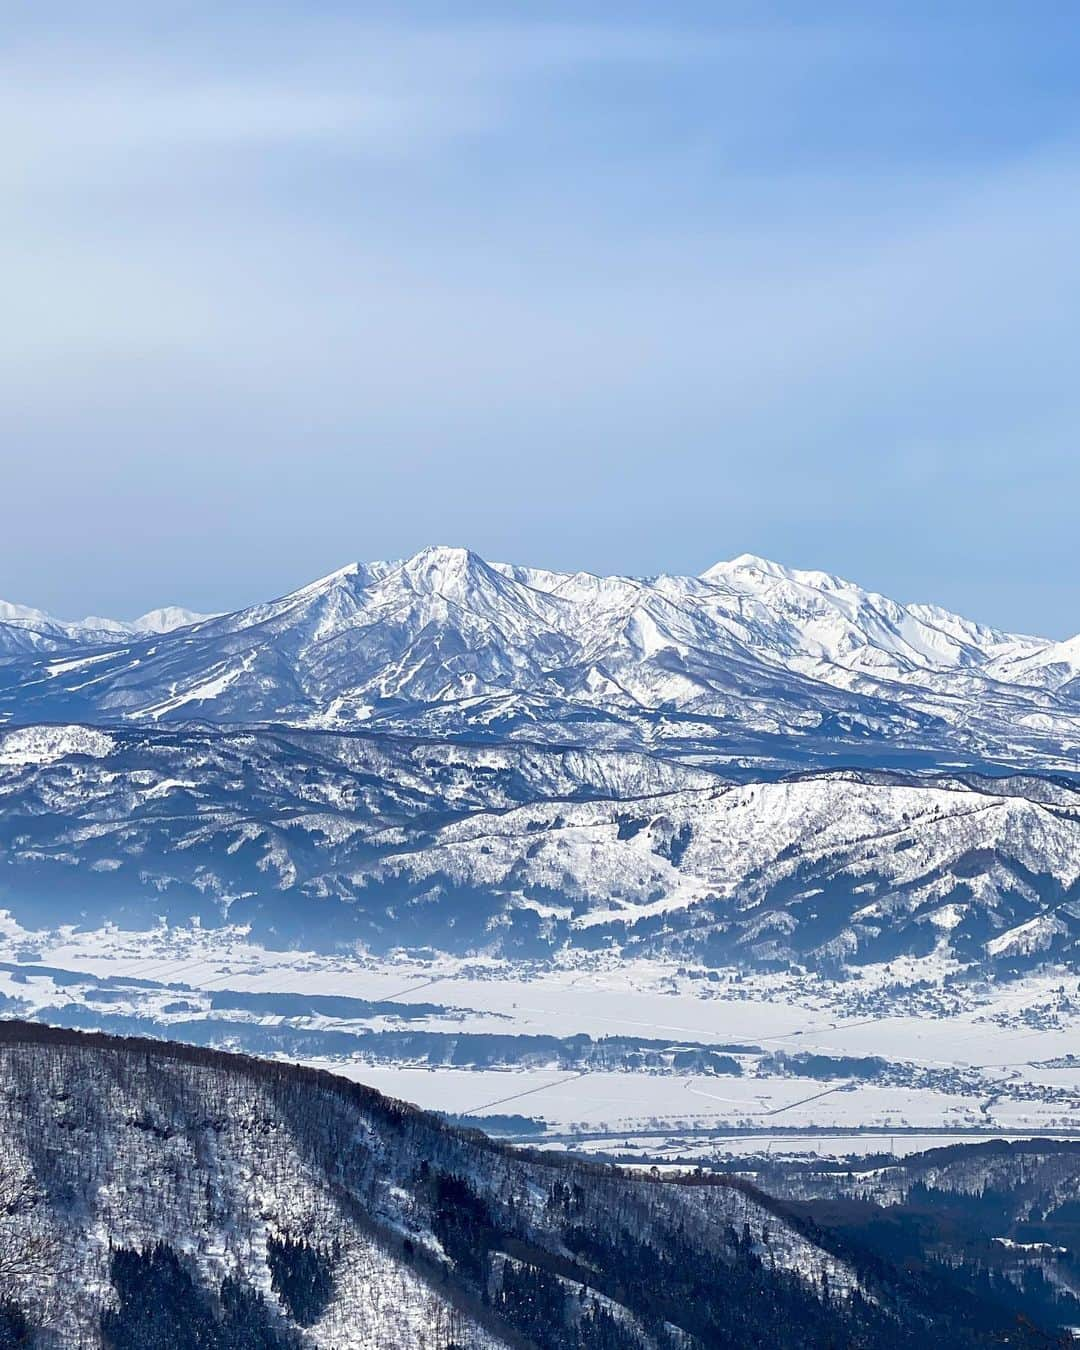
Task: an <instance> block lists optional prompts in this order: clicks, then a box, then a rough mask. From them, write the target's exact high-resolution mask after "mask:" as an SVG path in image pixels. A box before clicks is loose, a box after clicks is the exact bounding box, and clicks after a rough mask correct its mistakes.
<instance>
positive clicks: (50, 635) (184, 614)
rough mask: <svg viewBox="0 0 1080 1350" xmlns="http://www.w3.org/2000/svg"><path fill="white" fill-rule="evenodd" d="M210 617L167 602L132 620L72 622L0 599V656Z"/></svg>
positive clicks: (92, 643)
mask: <svg viewBox="0 0 1080 1350" xmlns="http://www.w3.org/2000/svg"><path fill="white" fill-rule="evenodd" d="M210 617H212V616H210V615H208V614H196V613H194V612H193V611H192V610H190V609H181V608H180V607H179V606H177V605H164V606H163V607H162V608H160V609H152V610H150V611H149V613H147V614H141V615H140V616H139V618H137V619H132V620H130V621H126V620H124V619H102V618H99V617H97V616H96V615H88V616H87V618H85V619H75V620H73V621H70V622H69V621H67V620H65V619H55V618H53V616H52V615H51V614H46V613H45V612H44V610H40V609H31V608H30V606H29V605H16V604H13V603H12V602H11V601H9V600H0V659H3V658H5V657H10V656H19V655H26V654H30V653H34V652H49V653H52V652H60V651H69V650H72V649H74V648H78V647H97V646H101V645H107V644H109V643H115V642H122V641H123V640H124V639H126V638H132V637H142V636H145V635H148V634H152V633H171V632H173V631H174V630H175V629H177V628H186V627H187V626H188V625H189V624H193V623H199V622H200V621H202V620H203V619H207V618H210Z"/></svg>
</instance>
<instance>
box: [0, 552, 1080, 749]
mask: <svg viewBox="0 0 1080 1350" xmlns="http://www.w3.org/2000/svg"><path fill="white" fill-rule="evenodd" d="M1077 641H1078V640H1076V639H1074V640H1073V642H1072V643H1055V642H1051V641H1049V640H1047V639H1041V638H1034V637H1027V636H1023V635H1017V634H1013V633H1005V632H1000V631H998V630H996V629H993V628H989V627H986V626H985V625H981V624H977V623H974V622H972V621H970V620H967V619H964V618H962V617H961V616H959V615H955V614H952V613H950V612H949V611H947V610H944V609H941V608H938V607H935V606H932V605H925V604H922V605H904V604H900V603H898V602H897V601H894V600H891V599H889V598H888V597H886V596H882V595H879V594H876V593H874V592H872V591H866V590H863V589H862V588H861V587H859V586H857V585H855V584H854V583H852V582H849V581H845V580H843V579H842V578H839V577H835V576H832V575H830V574H828V573H824V572H816V571H802V570H798V569H795V568H787V567H783V566H781V565H780V564H778V563H774V562H770V561H769V560H767V559H764V558H758V557H755V556H753V555H750V554H743V555H741V556H739V557H737V558H734V559H732V560H731V561H729V562H720V563H717V564H716V565H715V566H713V567H710V568H709V569H708V570H707V571H706V572H704V573H703V574H702V575H701V576H699V577H679V576H664V575H662V576H658V577H653V578H637V577H623V576H613V577H598V576H594V575H592V574H590V573H584V572H578V573H561V572H555V571H547V570H542V569H538V568H531V567H523V566H518V565H514V564H508V563H490V562H487V561H485V560H484V559H483V558H481V557H480V556H479V555H478V554H476V553H473V552H472V551H470V550H468V549H464V548H451V547H446V546H437V547H431V548H425V549H422V550H421V551H420V552H419V553H417V554H415V555H414V556H413V557H411V558H407V559H405V560H404V561H400V562H374V563H352V564H350V565H348V566H346V567H344V568H341V569H339V570H338V571H336V572H333V573H331V574H330V575H329V576H326V577H323V578H321V579H320V580H318V581H315V582H312V583H309V584H308V585H306V586H302V587H301V588H299V589H298V590H296V591H293V592H290V593H289V594H288V595H285V596H282V597H280V598H279V599H276V600H272V601H268V602H265V603H262V604H258V605H254V606H250V607H248V608H246V609H241V610H237V611H234V612H232V613H229V614H223V615H218V616H215V617H204V616H200V615H195V614H191V613H189V612H187V611H182V610H175V609H167V610H161V611H154V612H153V613H152V614H150V615H146V616H144V617H143V618H142V619H140V620H136V621H135V622H134V623H132V624H127V625H121V624H113V623H111V622H109V621H106V620H86V621H84V622H83V623H82V624H79V625H62V624H58V623H57V622H56V621H54V620H51V619H49V618H48V616H46V615H42V614H40V613H39V612H37V611H30V610H23V609H20V608H19V607H17V606H11V605H8V606H5V607H4V608H3V609H2V610H0V720H2V721H4V722H7V723H9V724H11V723H26V722H36V721H61V720H73V719H79V720H84V721H91V722H124V721H132V720H135V721H144V722H146V721H149V722H162V721H178V720H181V721H183V720H190V719H192V718H197V719H199V720H201V721H206V720H209V721H214V722H220V723H244V724H247V723H252V722H264V723H285V724H289V725H293V726H307V727H324V728H334V729H345V730H347V729H349V728H350V727H358V726H369V727H374V728H378V729H382V730H391V731H399V732H400V731H408V732H409V733H410V734H417V733H419V734H437V735H440V736H443V735H454V736H468V737H476V736H482V737H485V738H495V739H502V738H505V737H511V738H519V737H528V738H530V739H536V740H541V741H559V742H564V741H565V740H566V739H567V734H568V728H569V727H571V726H572V727H573V728H574V731H573V739H574V740H575V741H580V742H581V743H584V744H588V745H592V746H603V745H609V746H611V745H618V746H630V747H635V748H639V749H641V748H647V749H650V750H655V749H656V748H658V747H661V746H663V747H666V750H667V752H668V753H671V754H674V755H681V754H683V753H692V754H694V755H695V756H700V755H702V754H707V755H709V756H711V757H712V758H713V759H714V760H716V761H718V762H719V761H722V760H731V759H745V758H746V757H748V756H749V757H752V758H762V757H763V756H767V757H771V758H775V759H777V760H778V761H782V762H786V763H788V764H791V765H794V764H804V763H822V762H837V761H848V762H850V761H851V760H853V759H855V760H858V761H859V762H865V761H866V760H867V758H870V759H875V758H876V759H877V760H881V759H882V758H883V757H884V758H885V759H886V760H888V761H889V762H895V761H896V758H897V757H898V756H899V757H900V759H902V760H903V761H904V762H911V763H915V762H921V761H923V760H926V759H927V758H930V759H932V760H934V761H935V762H936V761H942V760H947V761H949V762H964V763H969V764H972V765H978V766H985V765H987V764H1002V765H1009V766H1011V767H1020V766H1028V767H1054V766H1059V767H1064V766H1066V765H1067V764H1068V763H1069V762H1070V759H1071V747H1072V746H1073V745H1074V744H1076V743H1077V742H1080V688H1078V687H1077V684H1076V676H1077V672H1078V671H1080V658H1078V657H1077V655H1076V650H1077V647H1076V644H1077ZM781 741H782V742H783V745H781Z"/></svg>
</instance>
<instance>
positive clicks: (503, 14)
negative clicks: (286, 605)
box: [0, 0, 1080, 635]
mask: <svg viewBox="0 0 1080 1350" xmlns="http://www.w3.org/2000/svg"><path fill="white" fill-rule="evenodd" d="M1078 39H1080V13H1078V12H1077V11H1076V10H1075V9H1074V7H1073V6H1071V5H1068V4H1063V3H1061V2H1060V0H1056V2H1055V3H1039V0H1031V2H1029V3H1025V4H1019V3H1016V4H1005V3H986V0H983V3H981V4H977V5H976V4H970V5H969V4H966V3H963V0H959V2H956V0H954V3H950V4H949V5H940V4H934V5H931V4H919V3H912V4H904V5H900V4H895V5H894V4H891V3H889V2H888V0H876V3H875V4H873V5H865V4H859V5H856V4H850V5H843V4H837V5H830V4H828V3H818V4H814V5H807V4H805V3H802V2H799V3H791V4H768V3H754V4H750V3H747V4H735V3H731V4H725V3H723V0H714V2H713V3H708V4H706V3H702V4H680V3H678V0H675V2H674V3H668V4H665V5H656V4H649V5H638V4H634V3H632V2H630V3H619V4H614V3H611V4H605V5H596V4H588V3H577V4H567V3H561V4H560V3H557V2H556V3H546V4H529V3H519V4H515V5H505V4H504V5H498V6H497V5H490V6H489V5H482V4H475V5H474V4H469V3H462V2H461V0H459V2H458V3H455V4H452V5H451V4H434V3H432V4H409V3H398V4H395V5H393V6H390V5H387V6H385V7H382V6H380V5H379V4H377V3H373V4H364V5H357V4H355V3H331V2H330V0H305V3H303V4H300V3H296V2H295V0H294V2H293V3H289V4H284V3H278V4H275V3H273V2H272V0H263V2H262V3H259V4H253V3H252V4H246V3H242V2H241V3H230V4H227V5H220V4H209V3H206V4H204V3H198V2H194V0H185V2H181V0H174V2H170V0H142V3H140V4H137V5H136V4H133V3H115V4H109V3H97V2H96V0H78V2H77V3H75V2H72V3H53V2H51V0H33V2H32V3H21V2H20V0H9V3H8V4H7V5H6V6H5V43H4V47H3V50H2V52H0V76H2V78H0V111H2V113H3V117H4V123H5V127H6V128H7V134H6V135H5V137H4V142H3V145H2V146H0V193H2V195H3V211H4V229H3V231H2V233H0V262H2V266H3V275H4V307H3V327H2V329H0V333H2V337H0V343H2V347H3V351H2V359H0V447H2V452H0V453H2V459H3V476H2V480H0V492H2V494H3V496H4V497H5V498H6V509H5V510H4V513H3V517H2V518H3V521H4V528H3V530H2V531H0V596H3V597H4V598H8V599H14V600H19V601H22V602H24V603H30V604H36V605H39V606H41V607H43V608H47V609H51V610H53V611H54V612H56V613H59V614H61V615H64V616H75V615H78V614H82V613H85V612H87V611H94V612H97V613H114V614H117V615H120V616H122V617H127V616H131V615H133V614H135V613H137V612H140V611H141V610H144V609H147V608H149V607H151V606H152V605H157V604H162V603H181V604H187V605H190V606H192V607H195V608H202V609H219V608H229V607H233V606H236V605H239V604H242V603H247V602H249V601H252V600H255V599H257V598H263V597H265V596H268V595H270V594H274V593H280V592H282V591H284V590H286V589H289V588H291V587H292V586H294V585H297V584H300V583H301V582H303V581H304V580H307V579H309V578H311V577H313V576H315V575H318V574H320V573H323V572H326V571H329V570H331V569H332V568H333V567H336V566H338V565H340V564H342V563H344V562H346V561H349V560H350V559H353V558H373V557H383V556H400V555H403V554H407V553H409V552H412V551H414V550H415V549H417V548H419V547H421V546H423V545H424V544H428V543H454V544H468V545H469V546H471V547H473V548H475V549H477V550H478V551H480V552H481V553H484V554H486V555H487V556H489V557H500V558H512V559H514V560H515V561H521V562H528V563H534V564H540V565H547V566H552V567H566V568H576V567H586V568H590V569H592V570H595V571H623V572H638V573H651V572H655V571H660V570H666V571H700V570H701V569H703V568H705V567H706V566H708V565H709V564H710V563H712V562H714V561H715V560H717V559H718V558H721V557H729V556H732V555H734V554H737V553H740V552H744V551H750V552H755V553H761V554H765V555H768V556H770V557H774V558H777V559H779V560H780V561H783V562H786V563H789V564H792V565H796V566H805V567H820V568H825V569H828V570H831V571H836V572H840V573H842V574H844V575H847V576H850V577H853V578H855V579H857V580H859V581H861V582H862V583H863V584H865V585H869V586H873V587H875V588H877V589H881V590H884V591H885V592H887V593H889V594H892V595H895V596H896V597H897V598H899V599H908V600H916V599H918V600H924V599H930V600H935V601H937V602H940V603H945V604H948V605H950V606H952V607H954V608H956V609H959V610H961V611H962V612H965V613H968V614H971V615H972V616H974V617H977V618H980V619H983V620H986V621H989V622H993V623H997V624H1000V625H1002V626H1006V627H1013V628H1020V629H1028V630H1033V631H1040V632H1046V633H1049V634H1053V635H1065V634H1068V633H1072V632H1075V631H1076V630H1078V629H1080V588H1078V586H1077V583H1076V576H1077V568H1076V563H1075V541H1076V535H1077V528H1076V520H1077V503H1078V502H1080V455H1078V453H1077V445H1078V427H1080V379H1078V378H1077V365H1078V361H1077V355H1078V351H1080V342H1078V338H1080V318H1078V314H1080V308H1078V304H1077V301H1078V299H1080V249H1078V248H1077V244H1076V240H1077V239H1078V238H1080V86H1078V83H1077V81H1076V78H1075V71H1076V68H1077V60H1078V57H1080V41H1078Z"/></svg>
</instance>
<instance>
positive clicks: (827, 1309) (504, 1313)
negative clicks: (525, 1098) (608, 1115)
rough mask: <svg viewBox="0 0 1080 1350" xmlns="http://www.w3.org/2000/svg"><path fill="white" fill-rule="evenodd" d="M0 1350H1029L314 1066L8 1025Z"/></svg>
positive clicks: (744, 1231)
mask: <svg viewBox="0 0 1080 1350" xmlns="http://www.w3.org/2000/svg"><path fill="white" fill-rule="evenodd" d="M0 1087H2V1094H0V1157H2V1159H3V1182H4V1195H3V1197H2V1208H3V1221H2V1226H0V1239H2V1241H0V1250H2V1254H3V1255H2V1260H0V1279H2V1280H3V1281H4V1289H3V1296H4V1329H3V1332H2V1334H0V1345H7V1346H14V1345H20V1344H28V1345H29V1344H32V1345H40V1346H65V1347H66V1346H73V1347H74V1346H78V1347H91V1346H93V1347H98V1346H105V1347H113V1348H114V1350H128V1348H129V1347H130V1350H135V1347H138V1348H139V1350H158V1348H160V1350H166V1348H167V1350H187V1347H192V1348H194V1347H204V1346H211V1347H214V1348H215V1350H233V1348H234V1347H237V1348H240V1347H243V1350H262V1348H263V1347H266V1348H267V1350H269V1348H270V1347H286V1348H288V1350H292V1347H302V1346H325V1347H333V1348H334V1350H346V1348H347V1347H381V1346H386V1347H390V1346H394V1347H399V1346H417V1347H420V1346H425V1347H445V1348H446V1350H449V1347H451V1346H470V1347H478V1348H479V1347H488V1346H494V1345H505V1346H514V1347H527V1346H534V1347H538V1348H539V1350H562V1347H574V1346H596V1347H612V1350H632V1348H633V1347H663V1348H664V1350H668V1348H669V1347H670V1348H671V1350H674V1348H675V1347H688V1346H694V1345H701V1346H717V1347H726V1346H731V1347H736V1346H737V1347H747V1346H761V1347H765V1346H768V1347H776V1346H785V1347H793V1350H802V1348H803V1347H805V1348H806V1350H811V1348H814V1350H817V1348H818V1347H821V1348H822V1350H824V1347H833V1346H852V1347H857V1346H871V1345H872V1346H874V1347H875V1350H889V1347H901V1346H914V1345H917V1344H918V1345H925V1344H926V1343H927V1338H928V1337H931V1338H932V1343H934V1344H941V1345H945V1344H947V1345H950V1346H956V1347H969V1346H970V1347H975V1346H981V1345H990V1344H996V1343H999V1341H1000V1340H1001V1339H1002V1338H1005V1337H1007V1338H1009V1340H1010V1342H1011V1343H1012V1344H1030V1345H1043V1344H1047V1343H1049V1342H1048V1340H1047V1338H1046V1337H1045V1336H1044V1335H1043V1334H1042V1333H1041V1332H1038V1331H1036V1330H1035V1329H1034V1328H1032V1327H1030V1326H1025V1325H1024V1324H1022V1323H1021V1322H1020V1321H1019V1320H1018V1317H1017V1310H1016V1309H1015V1308H1014V1307H1012V1306H1010V1304H1009V1302H1008V1300H1001V1301H996V1300H995V1299H993V1298H983V1299H976V1298H974V1297H972V1296H970V1295H969V1294H967V1293H966V1292H965V1291H964V1289H963V1288H962V1285H961V1284H960V1283H959V1282H956V1281H953V1280H951V1279H950V1277H949V1274H948V1269H947V1266H946V1265H944V1264H942V1265H941V1266H940V1268H939V1270H938V1271H937V1272H936V1273H935V1274H934V1275H933V1277H932V1278H930V1277H929V1276H926V1275H924V1276H922V1277H920V1278H918V1279H916V1278H913V1277H912V1276H911V1275H910V1274H909V1273H908V1272H907V1271H906V1270H904V1269H903V1268H902V1267H900V1266H898V1265H892V1264H890V1263H889V1262H888V1261H886V1260H883V1259H882V1258H880V1257H879V1256H876V1255H874V1254H873V1253H871V1252H868V1251H866V1250H863V1249H861V1248H860V1247H859V1246H858V1244H857V1243H855V1242H852V1241H850V1240H848V1239H846V1238H843V1237H841V1236H839V1235H837V1234H836V1233H833V1232H830V1231H829V1230H827V1229H824V1228H819V1227H817V1226H815V1224H814V1223H813V1222H812V1221H809V1220H804V1219H800V1218H797V1217H796V1216H795V1214H794V1210H793V1209H792V1208H791V1207H790V1206H789V1205H788V1204H787V1202H778V1201H773V1200H770V1199H769V1198H768V1197H767V1196H765V1195H764V1194H762V1193H761V1192H759V1191H757V1190H755V1189H754V1188H753V1187H750V1186H748V1185H746V1184H745V1183H742V1182H739V1181H737V1180H733V1179H729V1178H716V1177H708V1176H705V1175H697V1176H685V1177H681V1178H676V1179H664V1178H662V1177H660V1176H659V1175H654V1176H639V1177H630V1176H628V1175H625V1174H622V1173H619V1172H618V1171H616V1170H614V1169H610V1168H605V1167H600V1166H596V1165H592V1164H586V1163H582V1162H578V1161H574V1160H570V1159H566V1158H564V1157H560V1156H551V1155H536V1154H528V1155H527V1154H523V1153H519V1152H515V1151H513V1150H510V1149H508V1148H506V1147H505V1146H502V1145H499V1144H496V1143H494V1142H492V1141H491V1140H489V1139H487V1138H486V1137H484V1136H482V1135H479V1134H475V1133H470V1132H463V1131H460V1130H457V1129H454V1128H452V1127H450V1126H449V1125H447V1124H445V1123H444V1122H442V1121H441V1120H439V1119H437V1118H436V1117H433V1116H430V1115H427V1114H425V1113H422V1112H420V1111H417V1110H416V1109H415V1108H412V1107H410V1106H407V1105H405V1104H403V1103H400V1102H395V1101H391V1100H389V1099H387V1098H385V1097H382V1096H380V1095H379V1094H378V1093H376V1092H374V1091H372V1090H371V1089H368V1088H365V1087H363V1086H359V1085H357V1084H353V1083H350V1082H347V1081H345V1080H343V1079H338V1078H335V1077H332V1076H330V1075H327V1074H324V1073H320V1072H317V1071H314V1070H309V1069H301V1068H298V1067H293V1066H291V1065H286V1064H283V1063H279V1062H272V1061H266V1060H255V1059H249V1058H245V1057H241V1056H230V1055H225V1054H221V1053H217V1052H214V1051H208V1050H205V1049H200V1048H196V1047H191V1046H182V1045H177V1044H162V1043H156V1042H148V1041H139V1040H119V1039H114V1038H110V1037H106V1036H101V1035H92V1036H88V1035H84V1034H80V1033H78V1032H74V1031H67V1030H57V1029H53V1028H46V1027H41V1026H37V1025H29V1024H26V1023H20V1022H4V1023H0Z"/></svg>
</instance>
